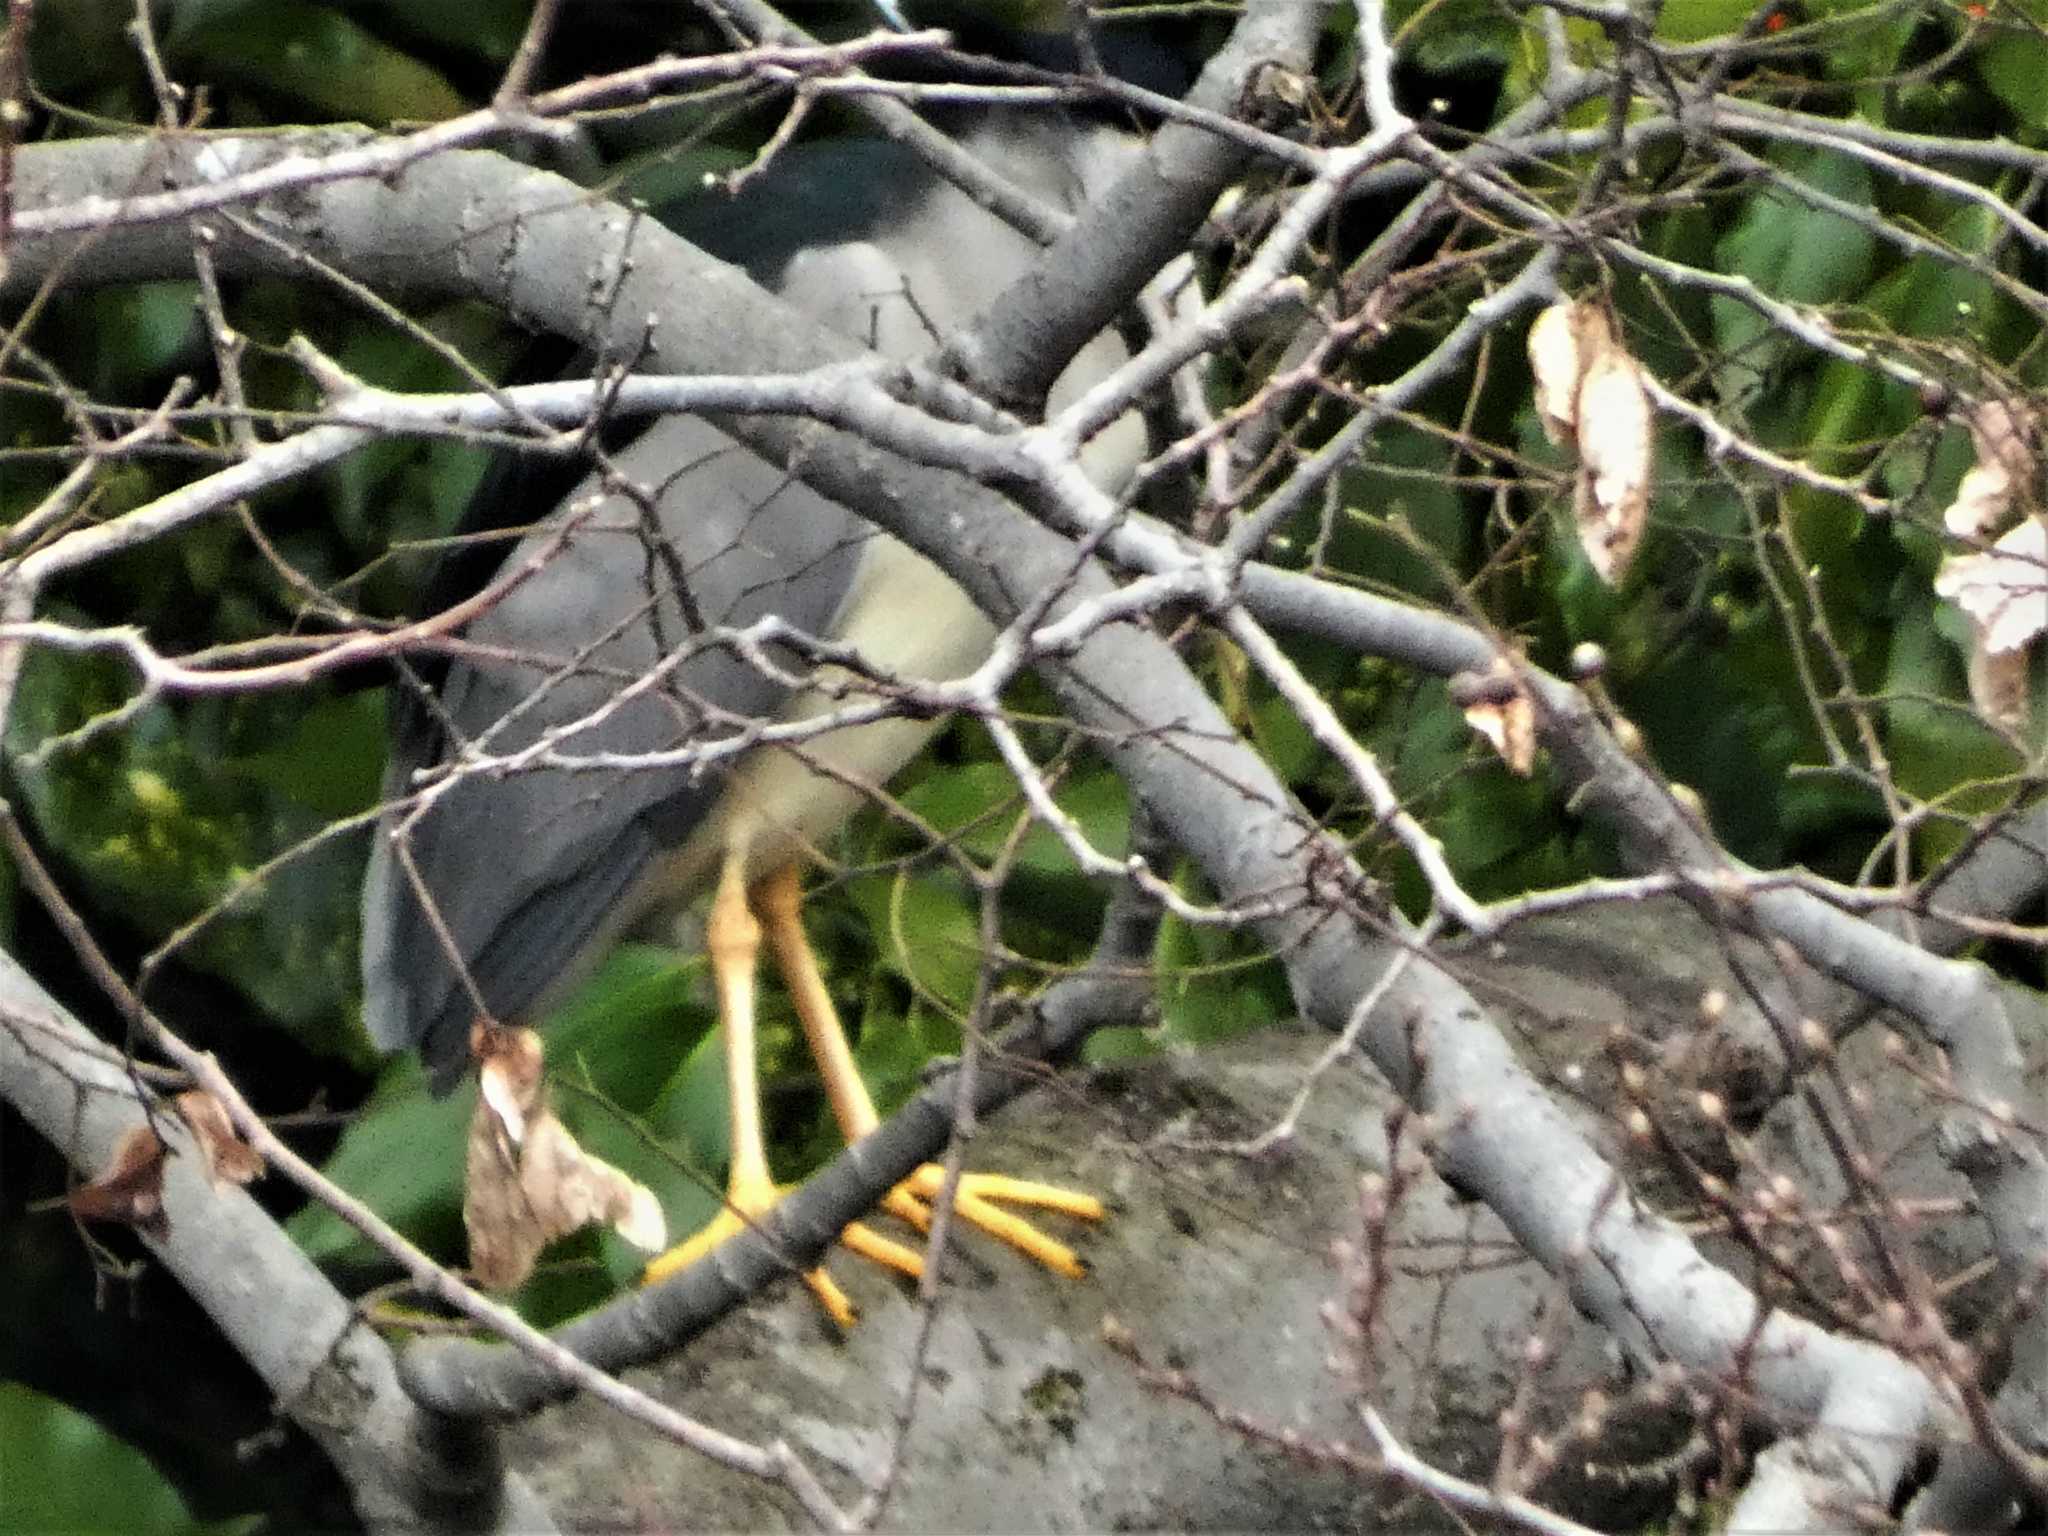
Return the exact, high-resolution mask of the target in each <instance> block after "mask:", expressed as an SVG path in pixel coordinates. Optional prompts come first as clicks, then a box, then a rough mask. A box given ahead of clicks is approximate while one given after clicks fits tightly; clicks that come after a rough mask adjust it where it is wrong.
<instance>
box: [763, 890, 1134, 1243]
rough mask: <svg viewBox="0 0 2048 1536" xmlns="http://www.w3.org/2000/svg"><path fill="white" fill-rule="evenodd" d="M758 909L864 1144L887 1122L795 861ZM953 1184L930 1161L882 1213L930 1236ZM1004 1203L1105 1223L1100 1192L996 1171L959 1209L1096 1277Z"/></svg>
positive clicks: (967, 1187) (845, 1113)
mask: <svg viewBox="0 0 2048 1536" xmlns="http://www.w3.org/2000/svg"><path fill="white" fill-rule="evenodd" d="M753 906H754V911H755V913H756V914H758V916H759V917H760V920H761V926H762V927H763V929H764V930H765V931H766V935H767V939H768V948H769V952H770V953H771V954H773V955H774V956H775V963H776V966H777V968H778V969H779V970H780V971H781V972H782V979H783V983H784V985H785V986H787V987H788V988H789V996H790V1001H791V1003H792V1004H793V1005H794V1006H795V1008H796V1016H797V1019H798V1021H799V1022H800V1023H802V1025H803V1029H804V1039H805V1040H806V1041H807V1042H808V1043H809V1045H810V1048H811V1055H812V1056H813V1057H814V1058H815V1059H816V1060H817V1063H818V1071H819V1073H820V1075H822V1076H823V1078H824V1080H825V1096H826V1098H827V1099H828V1100H829V1101H830V1102H831V1105H832V1116H833V1118H834V1119H835V1120H837V1121H838V1122H839V1130H840V1134H841V1135H843V1136H844V1137H845V1138H846V1139H847V1141H848V1142H849V1143H852V1142H856V1141H859V1140H860V1139H861V1138H862V1137H863V1136H865V1135H867V1134H868V1132H870V1131H872V1130H873V1129H874V1128H875V1127H876V1126H877V1125H878V1124H879V1123H880V1119H879V1117H878V1116H877V1115H876V1114H875V1104H874V1100H873V1099H872V1098H870V1097H869V1096H868V1089H867V1084H866V1083H864V1082H862V1081H861V1076H860V1070H859V1068H857V1067H856V1066H855V1065H854V1061H853V1051H852V1049H851V1048H850V1047H849V1046H848V1045H847V1043H846V1031H845V1030H844V1029H843V1028H842V1027H841V1026H840V1023H839V1010H838V1009H836V1008H834V1007H833V1006H832V996H831V994H830V993H829V992H827V991H826V990H825V978H824V977H823V976H822V975H820V974H819V972H818V961H817V956H816V955H815V954H813V953H812V950H811V944H810V940H809V939H808V938H806V937H805V935H804V925H803V911H802V906H803V892H802V888H801V886H800V884H799V880H798V873H797V867H796V866H795V865H794V864H787V865H784V866H783V867H782V868H781V869H778V870H777V871H775V873H774V874H772V875H770V876H768V877H767V878H766V879H765V880H763V881H761V882H760V884H758V885H756V886H755V887H754V890H753ZM945 1180H946V1175H945V1170H944V1169H943V1168H940V1167H939V1166H938V1165H937V1164H935V1163H926V1164H925V1165H924V1166H923V1167H922V1168H920V1169H918V1170H917V1172H915V1173H913V1174H912V1175H911V1176H910V1177H909V1178H908V1179H905V1180H904V1181H903V1182H902V1183H901V1184H899V1185H897V1186H896V1187H895V1188H894V1189H893V1190H891V1191H890V1192H889V1194H888V1196H887V1197H886V1198H885V1199H884V1200H883V1201H882V1209H884V1210H886V1211H888V1212H889V1213H890V1214H891V1215H894V1216H899V1217H901V1218H902V1219H903V1220H905V1221H908V1222H909V1223H911V1224H912V1225H913V1226H915V1227H916V1228H917V1229H918V1230H919V1231H921V1232H923V1231H929V1230H930V1229H931V1220H932V1213H931V1206H930V1204H929V1202H930V1201H931V1200H932V1199H933V1198H934V1197H936V1196H937V1194H938V1192H939V1189H940V1186H941V1185H943V1184H944V1183H945ZM996 1201H1001V1202H1004V1203H1006V1204H1010V1205H1022V1206H1029V1207H1033V1208H1035V1209H1038V1210H1048V1211H1062V1212H1064V1213H1066V1214H1067V1215H1069V1216H1078V1217H1080V1218H1081V1219H1082V1220H1084V1221H1100V1220H1101V1219H1102V1217H1103V1214H1104V1212H1103V1205H1102V1202H1101V1201H1100V1200H1098V1199H1096V1198H1095V1197H1094V1196H1093V1195H1084V1194H1080V1193H1078V1192H1076V1191H1074V1190H1071V1189H1062V1188H1060V1187H1059V1186H1058V1185H1056V1184H1039V1183H1035V1182H1033V1181H1031V1180H1028V1179H1013V1178H1006V1177H1004V1176H1003V1175H1001V1174H990V1173H969V1174H963V1175H962V1176H961V1179H960V1185H959V1189H958V1191H957V1193H956V1195H955V1199H954V1209H955V1210H956V1211H958V1212H959V1213H960V1216H961V1218H962V1219H963V1220H965V1221H969V1222H972V1223H973V1224H974V1225H975V1226H977V1227H980V1228H981V1229H982V1230H983V1231H984V1232H987V1233H989V1234H990V1235H991V1236H994V1237H999V1238H1001V1239H1002V1240H1003V1241H1004V1242H1006V1243H1008V1244H1009V1245H1010V1246H1011V1247H1013V1248H1015V1249H1017V1250H1018V1251H1019V1252H1020V1253H1023V1254H1025V1255H1026V1256H1027V1257H1029V1258H1033V1259H1036V1260H1037V1261H1038V1262H1039V1263H1041V1264H1043V1265H1044V1266H1045V1267H1046V1268H1047V1269H1050V1270H1054V1271H1057V1272H1058V1273H1060V1274H1063V1275H1068V1276H1071V1277H1073V1278H1075V1279H1079V1278H1080V1277H1081V1276H1083V1275H1085V1274H1087V1273H1088V1269H1087V1266H1086V1265H1085V1264H1083V1263H1082V1262H1081V1260H1080V1259H1079V1257H1077V1256H1076V1255H1075V1253H1074V1250H1073V1249H1071V1248H1069V1247H1068V1246H1067V1245H1066V1244H1065V1243H1062V1242H1059V1241H1057V1240H1056V1239H1054V1238H1051V1237H1048V1236H1046V1234H1045V1233H1043V1232H1041V1231H1039V1230H1038V1229H1037V1228H1036V1227H1034V1226H1032V1225H1031V1223H1030V1222H1028V1221H1026V1220H1024V1219H1023V1218H1022V1217H1020V1216H1016V1215H1013V1214H1012V1213H1010V1212H1008V1211H1005V1210H1003V1209H1001V1208H1000V1207H999V1206H998V1205H996V1204H994V1203H992V1202H996Z"/></svg>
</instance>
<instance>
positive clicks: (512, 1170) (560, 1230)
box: [462, 1024, 668, 1290]
mask: <svg viewBox="0 0 2048 1536" xmlns="http://www.w3.org/2000/svg"><path fill="white" fill-rule="evenodd" d="M470 1046H471V1051H472V1054H474V1055H475V1056H476V1057H477V1058H478V1063H479V1070H478V1081H479V1083H480V1084H481V1086H482V1092H481V1093H480V1094H479V1096H478V1099H477V1106H476V1113H475V1114H474V1115H473V1116H472V1117H471V1119H470V1125H469V1150H468V1163H467V1170H466V1173H467V1185H466V1189H465V1192H464V1197H463V1203H462V1219H463V1224H464V1225H465V1226H466V1227H467V1228H468V1229H469V1260H470V1268H471V1270H472V1271H473V1273H474V1274H475V1276H476V1279H477V1282H478V1283H479V1284H480V1285H483V1286H485V1287H487V1288H489V1289H491V1290H511V1289H513V1288H515V1287H517V1286H518V1285H520V1284H521V1283H523V1282H524V1281H525V1279H526V1277H527V1276H528V1275H529V1274H531V1273H532V1272H533V1266H534V1262H535V1261H536V1260H537V1259H538V1258H539V1257H540V1252H541V1250H542V1249H543V1248H545V1247H546V1246H547V1245H548V1244H549V1243H551V1242H553V1241H554V1240H555V1239H556V1238H558V1237H566V1236H567V1235H568V1234H569V1233H571V1232H574V1231H576V1230H578V1229H579V1228H581V1227H585V1226H588V1225H590V1224H591V1223H592V1222H597V1221H603V1222H609V1223H611V1225H612V1226H613V1227H615V1228H616V1229H617V1230H618V1232H619V1235H620V1236H622V1237H624V1238H625V1239H626V1240H627V1241H628V1242H630V1243H632V1244H633V1245H634V1246H635V1247H638V1248H641V1249H644V1250H647V1251H649V1252H653V1251H655V1250H658V1249H660V1248H662V1247H663V1246H665V1245H666V1243H667V1241H668V1234H667V1223H666V1222H665V1221H664V1220H663V1218H662V1213H661V1204H660V1202H659V1201H657V1200H656V1199H655V1198H654V1194H653V1192H652V1191H650V1190H648V1189H647V1188H646V1187H645V1186H643V1185H641V1184H637V1183H635V1182H634V1181H633V1180H632V1179H630V1178H628V1177H627V1176H626V1175H625V1174H623V1173H621V1172H620V1171H619V1170H618V1169H616V1168H614V1167H612V1165H611V1164H609V1163H607V1162H605V1161H603V1160H602V1159H600V1158H596V1157H592V1156H591V1155H590V1154H589V1153H587V1152H585V1151H584V1150H583V1149H582V1148H581V1147H580V1146H578V1145H577V1144H576V1138H575V1137H574V1136H572V1135H570V1134H569V1131H568V1129H567V1127H565V1126H564V1125H563V1124H562V1123H561V1122H560V1121H559V1120H557V1119H556V1118H555V1116H554V1112H553V1111H552V1110H551V1109H549V1108H548V1105H547V1098H546V1095H545V1093H544V1092H543V1091H542V1084H541V1071H540V1067H541V1049H540V1037H539V1036H537V1035H535V1034H534V1033H533V1031H531V1030H524V1029H506V1028H503V1027H501V1026H497V1025H484V1024H479V1025H478V1026H477V1028H476V1030H474V1031H472V1033H471V1036H470Z"/></svg>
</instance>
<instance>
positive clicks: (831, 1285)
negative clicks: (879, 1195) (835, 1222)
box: [640, 1187, 924, 1328]
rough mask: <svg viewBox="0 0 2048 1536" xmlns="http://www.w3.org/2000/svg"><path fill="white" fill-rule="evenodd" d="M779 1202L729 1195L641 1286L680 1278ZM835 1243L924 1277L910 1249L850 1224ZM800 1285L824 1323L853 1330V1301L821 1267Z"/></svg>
mask: <svg viewBox="0 0 2048 1536" xmlns="http://www.w3.org/2000/svg"><path fill="white" fill-rule="evenodd" d="M780 1197H781V1192H780V1191H778V1190H776V1189H774V1188H772V1187H771V1188H769V1189H767V1190H766V1191H765V1195H764V1194H762V1193H753V1192H739V1191H735V1192H734V1193H732V1194H730V1195H728V1196H727V1197H726V1203H725V1205H724V1207H723V1208H722V1209H721V1210H720V1211H719V1213H718V1214H717V1215H716V1216H714V1217H712V1218H711V1220H710V1221H709V1222H708V1223H706V1224H705V1225H704V1226H703V1227H702V1228H700V1229H699V1230H698V1231H697V1232H695V1233H693V1234H692V1235H691V1236H690V1237H688V1238H686V1239H685V1240H684V1241H682V1242H680V1243H678V1244H676V1246H675V1247H673V1248H671V1249H669V1250H668V1252H666V1253H664V1254H661V1255H659V1256H658V1257H656V1258H655V1259H653V1260H652V1261H651V1262H650V1263H649V1264H648V1266H647V1268H646V1269H645V1270H643V1271H642V1272H641V1275H640V1283H641V1284H642V1285H653V1284H656V1283H657V1282H659V1281H662V1280H666V1279H667V1278H668V1277H669V1276H670V1275H674V1274H680V1273H681V1272H682V1271H683V1270H686V1269H688V1268H689V1267H690V1266H691V1265H692V1264H694V1263H696V1262H697V1261H698V1260H699V1259H701V1258H703V1257H704V1255H705V1254H707V1253H709V1252H710V1251H711V1250H712V1249H714V1248H716V1247H717V1246H718V1245H719V1244H720V1243H723V1242H726V1241H728V1240H730V1239H731V1238H734V1237H737V1236H738V1235H739V1234H740V1233H742V1232H744V1231H746V1230H747V1229H748V1228H749V1227H751V1226H753V1225H755V1224H756V1223H757V1222H759V1221H760V1219H761V1218H762V1217H763V1216H765V1215H766V1214H767V1213H768V1211H769V1210H770V1208H771V1207H773V1206H774V1204H775V1202H776V1200H777V1199H779V1198H780ZM839 1240H840V1241H841V1242H842V1243H844V1244H845V1245H846V1247H847V1248H848V1249H849V1250H850V1251H852V1252H854V1253H857V1254H859V1255H860V1256H861V1257H862V1258H865V1259H871V1260H873V1261H874V1262H875V1263H877V1264H881V1265H883V1266H885V1267H887V1268H889V1269H893V1270H895V1271H897V1273H899V1274H904V1275H908V1276H909V1277H910V1278H911V1279H913V1280H914V1279H916V1278H917V1277H918V1276H919V1275H920V1274H922V1273H923V1272H924V1260H923V1259H922V1258H920V1257H919V1256H918V1254H917V1251H916V1250H915V1249H912V1248H908V1247H905V1246H904V1245H903V1244H902V1243H899V1242H896V1241H895V1240H894V1239H892V1238H887V1237H884V1236H882V1235H881V1233H879V1232H875V1231H873V1230H871V1229H870V1228H868V1227H865V1226H863V1225H861V1224H860V1223H859V1222H855V1223H854V1224H853V1225H852V1226H850V1227H848V1228H847V1229H846V1230H845V1231H844V1232H842V1233H840V1235H839ZM804 1284H805V1285H807V1286H809V1287H810V1291H811V1294H812V1295H813V1296H815V1297H817V1299H818V1305H819V1306H821V1307H823V1308H824V1309H825V1315H826V1316H827V1317H829V1318H831V1319H832V1321H833V1322H835V1323H837V1324H838V1325H839V1326H840V1327H841V1328H851V1327H852V1326H853V1324H854V1319H855V1317H856V1315H857V1314H856V1313H855V1311H854V1306H853V1303H852V1301H850V1300H849V1299H848V1298H847V1295H846V1292H845V1291H843V1290H841V1289H840V1288H839V1282H838V1281H836V1280H834V1279H833V1278H832V1276H831V1275H830V1274H829V1273H828V1272H827V1271H826V1270H825V1269H824V1267H823V1266H822V1265H821V1266H819V1267H818V1268H816V1269H811V1270H806V1271H805V1272H804Z"/></svg>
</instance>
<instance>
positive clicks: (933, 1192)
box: [882, 1163, 1105, 1280]
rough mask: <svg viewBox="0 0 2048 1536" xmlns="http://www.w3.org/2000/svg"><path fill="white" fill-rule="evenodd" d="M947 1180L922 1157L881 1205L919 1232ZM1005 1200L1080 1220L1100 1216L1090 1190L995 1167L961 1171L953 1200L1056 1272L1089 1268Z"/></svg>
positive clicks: (977, 1222)
mask: <svg viewBox="0 0 2048 1536" xmlns="http://www.w3.org/2000/svg"><path fill="white" fill-rule="evenodd" d="M945 1182H946V1170H945V1169H943V1168H941V1167H940V1166H939V1165H938V1164H937V1163H926V1164H925V1165H924V1166H923V1167H922V1168H920V1169H918V1170H917V1172H915V1173H913V1174H912V1175H911V1176H910V1177H909V1178H907V1179H905V1180H904V1181H903V1182H902V1183H901V1184H898V1185H897V1186H896V1187H895V1188H894V1189H892V1190H891V1191H889V1193H888V1195H887V1197H885V1198H884V1199H883V1201H882V1209H883V1210H885V1211H887V1212H889V1214H890V1215H892V1216H897V1217H900V1218H902V1219H903V1220H904V1221H907V1222H909V1223H910V1224H911V1225H912V1226H914V1227H916V1228H917V1229H918V1231H920V1232H929V1231H930V1230H931V1225H932V1211H931V1203H932V1202H933V1201H934V1200H936V1199H937V1198H938V1196H939V1190H940V1189H941V1187H942V1186H943V1185H944V1184H945ZM1004 1205H1021V1206H1028V1207H1030V1208H1032V1209H1033V1210H1040V1211H1061V1212H1064V1213H1065V1214H1066V1215H1069V1216H1078V1217H1079V1218H1081V1220H1083V1221H1100V1220H1102V1218H1103V1215H1104V1214H1105V1211H1104V1207H1103V1204H1102V1202H1101V1201H1100V1200H1098V1199H1096V1198H1095V1197H1094V1196H1093V1195H1084V1194H1080V1193H1078V1192H1077V1191H1075V1190H1071V1189H1062V1188H1060V1187H1059V1186H1058V1185H1057V1184H1040V1183H1037V1182H1035V1181H1033V1180H1031V1179H1013V1178H1010V1177H1008V1176H1007V1175H1005V1174H1000V1173H963V1174H962V1175H961V1176H960V1187H959V1189H958V1190H957V1191H956V1193H955V1195H954V1200H953V1209H954V1211H955V1212H956V1213H957V1214H958V1215H959V1217H960V1219H961V1220H962V1221H965V1222H968V1223H971V1224H972V1225H974V1226H977V1227H979V1228H981V1230H982V1231H984V1232H986V1233H988V1234H989V1235H990V1236H991V1237H997V1238H1001V1239H1002V1240H1003V1241H1004V1242H1006V1243H1008V1244H1009V1245H1010V1246H1011V1247H1012V1248H1014V1249H1016V1250H1017V1251H1018V1252H1019V1253H1021V1254H1023V1255H1024V1256H1025V1257H1026V1258H1028V1259H1034V1260H1036V1261H1037V1262H1038V1263H1040V1264H1043V1265H1044V1266H1045V1267H1046V1268H1047V1269H1049V1270H1051V1271H1053V1272H1054V1273H1055V1274H1060V1275H1065V1276H1066V1277H1067V1278H1068V1279H1070V1280H1079V1279H1082V1278H1084V1277H1085V1276H1086V1275H1087V1273H1088V1266H1087V1264H1086V1263H1085V1262H1083V1261H1082V1259H1081V1257H1080V1255H1078V1254H1076V1253H1075V1252H1074V1250H1073V1249H1071V1248H1069V1247H1068V1246H1067V1245H1066V1244H1065V1243H1063V1242H1060V1241H1059V1240H1058V1239H1057V1238H1053V1237H1048V1236H1047V1235H1046V1234H1045V1233H1043V1232H1041V1231H1039V1230H1038V1228H1036V1227H1034V1226H1033V1225H1032V1224H1031V1223H1030V1222H1028V1221H1026V1220H1025V1219H1024V1218H1023V1217H1021V1216H1017V1215H1014V1214H1012V1213H1011V1212H1009V1211H1006V1210H1004V1209H1003V1208H1002V1207H1003V1206H1004Z"/></svg>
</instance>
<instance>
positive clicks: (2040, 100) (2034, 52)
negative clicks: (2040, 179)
mask: <svg viewBox="0 0 2048 1536" xmlns="http://www.w3.org/2000/svg"><path fill="white" fill-rule="evenodd" d="M1977 73H1978V74H1979V75H1981V76H1982V77H1983V79H1984V83H1985V84H1986V85H1988V86H1990V87H1991V90H1992V92H1993V94H1995V95H1996V96H1997V97H1998V99H1999V100H2000V101H2002V102H2004V103H2005V105H2006V106H2007V107H2009V108H2011V109H2012V113H2013V115H2014V116H2015V117H2017V118H2018V119H2019V120H2020V121H2021V122H2022V123H2023V124H2025V125H2026V126H2027V127H2029V128H2032V129H2034V130H2035V131H2036V132H2039V131H2041V130H2042V129H2048V89H2044V86H2048V38H2044V37H2043V36H2041V34H2040V33H2039V32H2036V31H2032V30H2028V29H2024V28H2018V27H2013V28H2001V29H2000V31H1999V33H1998V36H1997V37H1996V39H1995V40H1994V41H1992V42H1991V43H1989V44H1987V45H1986V46H1985V47H1984V49H1983V50H1982V51H1981V52H1979V53H1978V55H1977Z"/></svg>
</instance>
